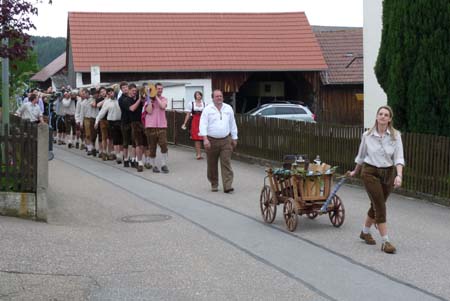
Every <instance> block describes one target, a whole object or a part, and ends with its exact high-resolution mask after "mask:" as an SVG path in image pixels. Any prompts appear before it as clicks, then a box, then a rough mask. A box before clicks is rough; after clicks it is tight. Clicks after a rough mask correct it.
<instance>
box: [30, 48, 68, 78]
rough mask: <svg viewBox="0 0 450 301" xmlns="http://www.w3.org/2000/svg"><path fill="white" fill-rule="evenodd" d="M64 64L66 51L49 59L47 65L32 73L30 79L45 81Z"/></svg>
mask: <svg viewBox="0 0 450 301" xmlns="http://www.w3.org/2000/svg"><path fill="white" fill-rule="evenodd" d="M65 66H66V52H64V53H63V54H61V55H60V56H58V57H57V58H56V59H54V60H53V61H51V62H50V63H49V64H48V65H47V66H45V67H44V68H42V69H41V71H39V72H38V73H36V74H35V75H33V77H32V78H31V80H32V81H36V82H45V81H46V80H47V79H49V78H50V77H51V76H53V75H55V74H56V73H57V72H58V71H60V70H61V69H63V68H64V67H65Z"/></svg>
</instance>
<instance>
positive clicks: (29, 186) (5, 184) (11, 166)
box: [0, 115, 37, 192]
mask: <svg viewBox="0 0 450 301" xmlns="http://www.w3.org/2000/svg"><path fill="white" fill-rule="evenodd" d="M0 164H1V168H0V191H13V192H36V177H37V124H36V123H31V122H29V121H24V120H22V119H21V118H20V117H17V116H14V115H11V116H10V125H9V127H8V126H5V128H4V129H3V133H0Z"/></svg>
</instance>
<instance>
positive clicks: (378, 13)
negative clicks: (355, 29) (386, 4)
mask: <svg viewBox="0 0 450 301" xmlns="http://www.w3.org/2000/svg"><path fill="white" fill-rule="evenodd" d="M382 6H383V1H382V0H364V42H363V45H364V126H365V127H371V126H372V125H373V124H374V122H375V115H376V111H377V109H378V107H380V106H382V105H385V104H386V103H387V96H386V94H385V93H384V91H383V89H381V87H380V85H379V84H378V81H377V79H376V77H375V71H374V67H375V63H376V60H377V56H378V50H379V48H380V44H381V31H382V15H383V9H382V8H383V7H382Z"/></svg>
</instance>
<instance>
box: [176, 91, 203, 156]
mask: <svg viewBox="0 0 450 301" xmlns="http://www.w3.org/2000/svg"><path fill="white" fill-rule="evenodd" d="M194 100H195V101H193V102H191V103H190V104H189V105H188V106H187V108H186V117H185V118H184V123H183V125H182V126H181V128H182V129H183V130H185V129H186V123H187V122H188V120H189V118H190V117H191V116H192V121H191V140H193V141H194V143H195V152H196V158H197V160H200V159H203V157H202V151H201V148H202V141H203V137H202V136H199V135H198V134H199V125H200V115H202V111H203V109H204V108H205V103H204V102H203V94H202V92H200V91H195V93H194Z"/></svg>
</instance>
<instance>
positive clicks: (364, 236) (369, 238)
mask: <svg viewBox="0 0 450 301" xmlns="http://www.w3.org/2000/svg"><path fill="white" fill-rule="evenodd" d="M359 238H361V239H362V240H364V241H365V242H366V244H368V245H375V244H376V243H377V242H376V241H375V239H373V237H372V234H370V233H367V234H366V233H364V232H363V231H361V234H360V235H359Z"/></svg>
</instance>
